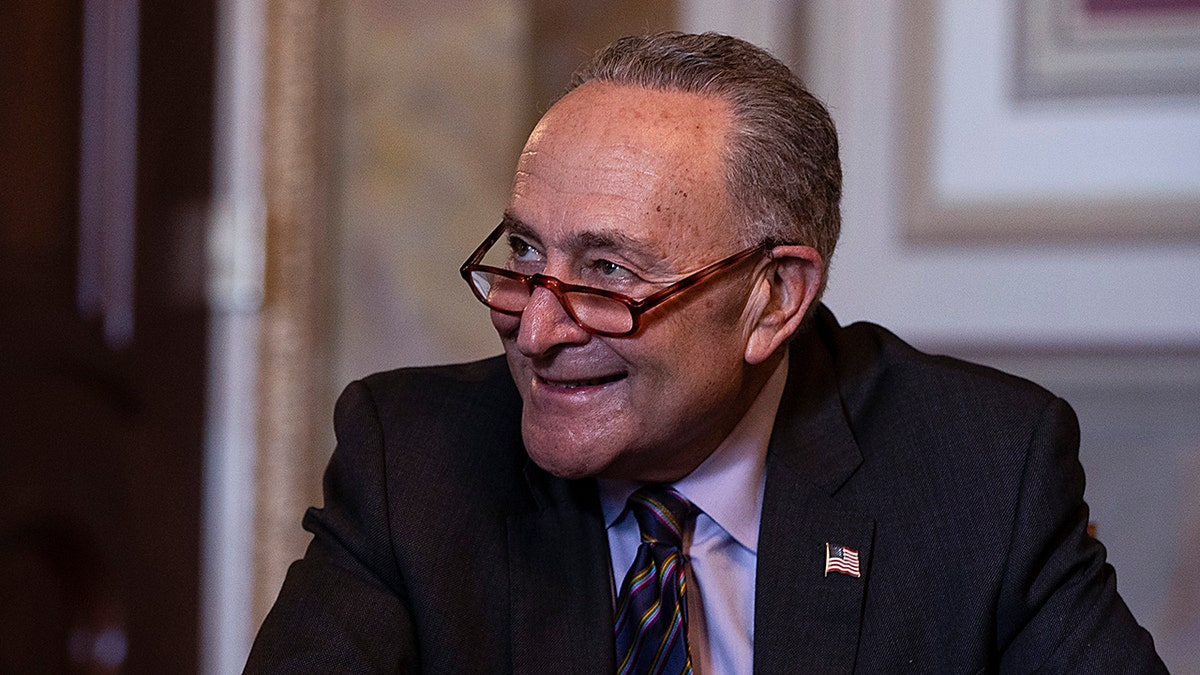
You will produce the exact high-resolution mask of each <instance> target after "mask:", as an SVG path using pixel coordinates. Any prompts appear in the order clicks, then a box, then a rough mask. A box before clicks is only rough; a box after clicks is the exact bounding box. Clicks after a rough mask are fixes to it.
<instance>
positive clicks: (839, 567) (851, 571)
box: [825, 542, 862, 579]
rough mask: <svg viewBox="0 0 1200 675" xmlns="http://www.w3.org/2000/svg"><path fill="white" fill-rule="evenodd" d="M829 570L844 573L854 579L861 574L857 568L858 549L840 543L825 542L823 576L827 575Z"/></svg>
mask: <svg viewBox="0 0 1200 675" xmlns="http://www.w3.org/2000/svg"><path fill="white" fill-rule="evenodd" d="M830 572H837V573H838V574H846V575H849V576H852V577H854V578H856V579H857V578H858V577H860V576H862V574H861V573H860V572H859V569H858V551H855V550H854V549H852V548H849V547H846V546H842V545H841V544H831V543H829V542H825V576H829V573H830Z"/></svg>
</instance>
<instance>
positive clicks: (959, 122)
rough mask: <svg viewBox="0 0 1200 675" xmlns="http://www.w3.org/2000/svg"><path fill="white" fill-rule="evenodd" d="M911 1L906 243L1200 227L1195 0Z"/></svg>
mask: <svg viewBox="0 0 1200 675" xmlns="http://www.w3.org/2000/svg"><path fill="white" fill-rule="evenodd" d="M906 10H908V11H907V12H906V13H905V14H904V16H903V18H902V22H903V25H902V30H901V34H900V36H899V39H900V40H901V41H902V44H901V49H900V54H901V59H900V63H899V66H900V71H901V72H900V75H901V76H900V78H898V82H900V84H901V86H902V87H904V89H903V92H902V94H901V95H900V96H899V97H898V98H899V100H900V101H901V103H900V106H901V109H900V111H899V112H900V115H901V118H902V125H903V128H904V133H903V134H902V139H903V140H902V143H901V147H900V148H899V150H900V163H899V167H898V168H899V171H900V179H901V180H900V183H901V202H902V208H903V217H904V232H905V235H906V236H908V237H911V238H914V239H919V240H947V241H969V240H981V239H982V240H986V239H999V240H1038V239H1067V240H1073V241H1075V240H1078V241H1103V240H1113V239H1139V240H1145V239H1172V238H1175V239H1178V238H1189V239H1190V238H1193V237H1197V236H1200V159H1198V158H1200V0H1141V1H1138V0H1007V1H1006V0H977V1H976V2H970V3H968V2H953V1H951V0H917V1H916V2H913V3H912V4H911V5H906Z"/></svg>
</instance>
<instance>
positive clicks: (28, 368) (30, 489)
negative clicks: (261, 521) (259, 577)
mask: <svg viewBox="0 0 1200 675" xmlns="http://www.w3.org/2000/svg"><path fill="white" fill-rule="evenodd" d="M140 4H141V17H140V29H139V41H140V52H139V59H138V60H139V65H138V68H139V73H140V78H139V91H138V98H137V106H138V127H137V171H136V175H137V190H136V228H135V240H136V249H135V256H134V262H133V265H132V269H131V270H130V271H131V273H132V274H133V279H134V295H133V300H134V304H133V306H134V322H135V323H134V332H133V335H132V339H131V340H130V341H128V342H119V341H118V342H114V341H112V340H108V339H106V338H105V335H104V332H103V328H102V324H101V320H100V318H99V317H97V316H92V315H91V314H90V313H85V312H81V311H80V309H79V308H78V307H77V303H76V291H77V288H78V284H79V283H80V276H79V268H80V265H79V261H78V255H79V228H80V218H79V214H78V210H79V185H80V168H79V159H80V149H79V148H80V130H81V124H82V120H81V103H80V101H81V98H82V91H81V82H82V76H81V71H82V67H81V63H82V58H83V55H82V49H83V47H82V45H83V28H82V27H83V12H84V7H83V3H82V2H80V1H78V0H76V1H74V2H72V1H68V0H19V1H17V2H5V3H3V4H2V5H0V503H2V504H3V508H0V672H2V673H9V672H14V673H16V672H20V673H37V672H130V673H162V672H193V671H195V669H196V663H197V626H198V560H199V551H198V546H199V533H200V478H201V454H202V432H203V403H204V377H205V365H206V364H205V333H206V314H205V309H204V304H203V295H202V290H203V282H204V279H203V261H204V249H203V218H202V216H201V214H202V209H203V206H204V204H205V203H206V202H207V199H208V195H209V189H210V188H209V183H210V175H209V173H210V169H209V165H210V161H211V158H210V153H211V148H210V146H211V133H212V81H213V22H214V16H213V11H214V8H213V3H212V2H187V3H155V2H143V3H140ZM96 255H98V256H100V257H101V258H104V257H105V255H104V253H103V252H102V251H101V252H97V253H96ZM99 262H102V263H104V264H107V263H109V262H111V261H110V260H107V259H104V260H100V261H99Z"/></svg>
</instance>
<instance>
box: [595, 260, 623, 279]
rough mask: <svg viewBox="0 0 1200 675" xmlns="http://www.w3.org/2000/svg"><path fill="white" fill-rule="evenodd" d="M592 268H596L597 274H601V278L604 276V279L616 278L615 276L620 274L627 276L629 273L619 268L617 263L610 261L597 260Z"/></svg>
mask: <svg viewBox="0 0 1200 675" xmlns="http://www.w3.org/2000/svg"><path fill="white" fill-rule="evenodd" d="M593 267H595V268H596V271H597V272H599V273H600V274H602V275H603V276H606V277H613V276H617V275H619V274H621V273H622V272H624V273H626V274H628V272H629V271H628V270H626V269H625V268H624V267H621V266H620V265H618V264H617V263H615V262H613V261H611V260H597V261H596V262H595V263H594V264H593Z"/></svg>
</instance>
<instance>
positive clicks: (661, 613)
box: [615, 485, 695, 675]
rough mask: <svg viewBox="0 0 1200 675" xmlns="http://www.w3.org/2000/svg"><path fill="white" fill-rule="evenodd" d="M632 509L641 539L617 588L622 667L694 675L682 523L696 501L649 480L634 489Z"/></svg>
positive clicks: (637, 674)
mask: <svg viewBox="0 0 1200 675" xmlns="http://www.w3.org/2000/svg"><path fill="white" fill-rule="evenodd" d="M629 510H630V511H632V512H633V516H634V518H635V519H637V522H638V527H639V528H640V529H641V534H642V543H641V545H640V546H638V551H637V556H636V557H635V558H634V560H633V565H632V566H631V567H630V568H629V572H628V573H626V575H625V581H624V583H622V584H621V588H620V592H619V593H618V594H617V612H616V615H617V616H616V618H617V623H616V626H615V637H616V648H617V673H618V674H619V675H666V674H667V673H670V674H671V675H676V674H684V673H687V674H689V675H690V673H691V672H692V661H691V656H690V655H689V654H688V646H687V581H686V579H685V576H684V570H683V568H684V560H683V528H684V525H685V524H686V523H687V520H688V518H689V517H690V516H691V515H692V512H693V511H695V507H693V506H692V504H691V502H689V501H688V500H686V499H684V498H683V495H681V494H679V493H678V492H676V491H675V490H673V489H671V488H669V487H666V486H664V485H648V486H646V487H644V488H641V489H640V490H638V491H637V492H634V493H633V494H632V495H630V497H629Z"/></svg>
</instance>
